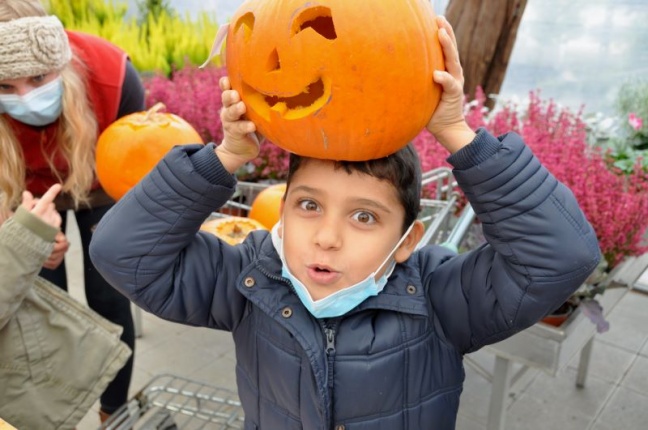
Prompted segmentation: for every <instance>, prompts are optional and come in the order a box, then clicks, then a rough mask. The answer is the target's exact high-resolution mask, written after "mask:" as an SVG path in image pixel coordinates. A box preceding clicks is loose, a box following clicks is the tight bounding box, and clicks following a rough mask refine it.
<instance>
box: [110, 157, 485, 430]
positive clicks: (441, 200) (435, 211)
mask: <svg viewBox="0 0 648 430" xmlns="http://www.w3.org/2000/svg"><path fill="white" fill-rule="evenodd" d="M269 185H270V184H259V183H251V182H239V183H238V185H237V189H236V192H235V194H234V195H233V196H232V198H231V199H230V200H229V201H228V202H227V204H226V205H224V206H223V207H222V208H221V209H220V210H219V211H218V212H215V213H213V214H212V216H213V217H225V216H246V215H247V213H248V212H249V210H250V207H251V204H252V202H253V201H254V198H255V197H256V195H257V194H259V193H260V192H261V191H262V190H263V189H265V188H266V187H268V186H269ZM422 185H423V189H424V194H425V196H426V197H425V198H422V199H421V215H420V220H421V221H423V223H424V224H425V226H426V231H425V234H424V236H423V237H422V239H421V241H420V243H419V245H418V246H419V247H421V246H424V245H427V244H442V245H446V246H449V247H452V248H455V249H456V248H458V247H459V245H460V244H461V242H462V241H463V240H464V237H465V235H466V233H467V232H468V229H469V227H470V225H471V224H472V221H473V219H474V212H473V211H472V209H471V207H470V206H469V205H467V206H464V207H463V208H462V210H461V211H460V213H458V208H459V198H460V194H459V193H458V189H457V184H456V182H455V180H454V177H453V175H452V171H451V170H450V169H449V168H445V167H444V168H438V169H434V170H431V171H428V172H425V173H424V174H423V177H422ZM240 428H243V410H242V408H241V403H240V402H239V400H238V397H237V394H236V393H235V392H233V391H230V390H227V389H224V388H219V387H216V386H212V385H209V384H205V383H202V382H198V381H194V380H191V379H187V378H183V377H181V376H177V375H167V374H165V375H159V376H156V377H154V378H153V379H152V380H151V381H150V382H149V383H148V384H147V385H146V386H145V387H144V388H142V389H141V390H140V391H139V392H138V393H137V394H136V395H135V396H133V398H132V399H131V400H130V401H129V402H128V403H127V404H125V405H123V406H122V407H121V408H120V409H119V410H117V411H116V412H115V413H114V414H113V415H112V416H111V417H110V419H109V420H108V421H107V422H105V423H104V424H103V425H102V426H101V427H100V430H175V429H190V430H194V429H210V430H211V429H214V430H221V429H222V430H225V429H240Z"/></svg>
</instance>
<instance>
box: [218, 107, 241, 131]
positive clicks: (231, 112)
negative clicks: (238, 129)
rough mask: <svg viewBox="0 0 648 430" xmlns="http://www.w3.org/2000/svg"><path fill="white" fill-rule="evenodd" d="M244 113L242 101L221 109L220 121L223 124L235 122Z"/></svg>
mask: <svg viewBox="0 0 648 430" xmlns="http://www.w3.org/2000/svg"><path fill="white" fill-rule="evenodd" d="M244 114H245V104H243V102H239V103H237V104H235V105H232V106H230V107H227V108H224V109H223V110H222V111H221V121H222V122H223V126H225V125H226V124H225V123H226V122H236V121H238V120H240V119H241V117H242V116H243V115H244Z"/></svg>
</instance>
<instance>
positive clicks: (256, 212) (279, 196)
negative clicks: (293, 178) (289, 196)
mask: <svg viewBox="0 0 648 430" xmlns="http://www.w3.org/2000/svg"><path fill="white" fill-rule="evenodd" d="M285 192H286V184H275V185H270V186H269V187H268V188H266V189H264V190H263V191H261V192H260V193H259V194H258V195H257V196H256V197H255V199H254V201H253V202H252V206H251V207H250V213H249V214H248V216H249V217H250V218H252V219H254V220H256V221H259V222H260V223H261V224H263V225H264V226H265V227H266V228H267V229H268V230H270V229H272V227H274V225H275V224H276V223H277V222H279V218H280V217H281V201H282V200H283V196H284V194H285Z"/></svg>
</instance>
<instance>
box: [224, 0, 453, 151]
mask: <svg viewBox="0 0 648 430" xmlns="http://www.w3.org/2000/svg"><path fill="white" fill-rule="evenodd" d="M437 31H438V27H437V25H436V21H435V14H434V11H433V9H432V6H431V5H430V3H429V1H428V0H381V1H361V0H354V1H350V0H321V1H319V2H316V3H313V2H304V1H303V0H281V1H279V0H264V1H258V0H247V1H246V2H245V3H243V4H242V5H241V6H240V7H239V8H238V9H237V11H236V12H235V14H234V16H233V18H232V19H231V24H230V26H229V29H228V35H227V46H226V58H227V71H228V75H229V78H230V82H231V85H232V88H234V89H235V90H237V91H238V92H239V93H240V94H241V98H242V99H243V101H244V102H245V104H246V107H247V111H246V115H247V116H248V117H249V119H251V120H252V121H253V122H254V123H255V124H256V126H257V129H258V130H259V131H260V132H261V134H263V135H264V136H265V137H267V138H268V139H269V140H270V141H272V142H273V143H275V144H277V145H278V146H280V147H282V148H283V149H285V150H288V151H290V152H294V153H296V154H299V155H303V156H308V157H314V158H323V159H333V160H350V161H358V160H368V159H373V158H380V157H384V156H386V155H389V154H391V153H393V152H395V151H397V150H398V149H400V148H402V147H403V146H404V145H405V144H407V142H409V141H410V140H412V139H413V138H414V137H415V136H416V135H417V134H418V133H419V132H420V131H421V130H422V129H423V127H425V125H426V124H427V122H428V121H429V119H430V118H431V117H432V114H433V112H434V110H435V108H436V106H437V105H438V102H439V100H440V95H441V87H440V86H439V85H437V84H435V83H434V82H433V79H432V75H433V72H434V70H437V69H439V70H444V69H445V66H444V62H443V51H442V49H441V45H440V44H439V41H438V35H437Z"/></svg>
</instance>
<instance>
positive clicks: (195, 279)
mask: <svg viewBox="0 0 648 430" xmlns="http://www.w3.org/2000/svg"><path fill="white" fill-rule="evenodd" d="M450 161H451V162H452V163H453V164H454V165H455V170H454V174H455V177H456V178H457V181H458V182H459V184H460V186H461V187H462V189H463V190H464V191H465V193H466V196H467V197H468V199H469V200H470V202H471V204H472V206H473V208H474V209H475V212H476V213H477V216H478V217H479V219H480V221H481V222H482V225H483V229H484V235H485V237H486V238H487V240H488V244H486V245H484V246H482V247H480V248H479V249H475V250H473V251H470V252H467V253H464V254H461V255H458V256H457V255H454V254H452V253H451V252H450V251H448V250H446V249H443V248H440V247H434V246H428V247H424V248H423V249H421V250H420V251H417V252H416V253H415V254H413V255H412V257H410V259H409V260H408V261H407V262H406V263H404V264H399V265H398V266H397V267H396V269H395V270H394V273H393V274H392V276H391V277H390V280H389V282H388V284H387V286H386V287H385V289H384V290H383V292H381V293H380V294H379V295H378V296H376V297H371V298H369V299H367V300H366V301H365V302H363V303H362V304H361V305H360V306H358V307H357V308H356V309H354V310H353V311H351V312H349V313H348V314H347V315H345V316H343V317H341V318H336V319H330V320H326V321H325V320H317V319H315V318H313V317H312V316H311V315H310V314H309V313H308V311H307V310H306V309H305V308H304V307H303V306H302V305H301V303H300V302H299V299H298V298H297V296H296V295H295V294H294V293H293V292H292V290H291V287H290V286H289V284H288V283H287V281H286V280H284V279H283V278H282V277H281V266H280V261H279V258H278V255H277V253H276V252H275V250H274V247H273V246H272V243H271V240H270V236H269V235H268V234H267V233H265V232H258V233H257V232H255V233H253V234H252V235H250V236H249V237H248V239H247V240H246V242H245V243H244V244H242V245H239V246H236V247H232V246H229V245H226V244H225V243H223V242H220V241H219V240H218V239H217V238H215V237H214V236H212V235H210V234H206V233H202V232H199V231H198V229H199V226H200V224H201V222H202V221H203V220H204V219H205V218H206V217H207V216H208V215H209V214H210V212H211V211H212V210H214V209H215V208H218V207H220V206H221V205H222V204H224V203H225V201H226V200H227V199H228V198H230V196H231V195H232V193H233V191H234V187H235V184H236V182H235V179H234V178H233V177H232V176H231V175H229V174H228V173H227V172H226V171H225V170H224V169H223V167H222V166H221V165H220V163H219V162H218V160H217V158H216V157H215V156H214V154H213V145H208V146H207V147H205V148H202V147H200V146H198V145H196V146H183V147H177V148H175V149H174V150H173V151H171V152H170V153H169V154H168V156H167V157H166V158H165V159H164V160H163V161H162V162H161V163H160V164H159V165H158V166H157V167H156V168H155V169H154V170H153V172H152V173H151V174H150V175H149V176H147V177H146V178H145V179H144V180H143V181H142V182H141V183H140V184H138V185H137V186H136V187H135V188H134V189H133V190H132V191H131V192H129V193H128V194H127V195H126V196H125V197H124V198H123V199H122V200H121V201H119V202H118V204H117V205H115V206H114V207H113V209H111V211H110V212H109V213H108V214H107V215H106V216H105V217H104V218H103V220H102V221H101V223H100V224H99V226H98V228H97V230H96V232H95V233H94V239H93V242H92V246H91V249H90V252H91V257H92V259H93V262H94V264H95V265H96V267H97V268H98V269H99V270H100V271H101V273H102V274H103V275H104V276H105V277H106V279H108V280H109V282H111V284H112V285H114V286H115V288H117V289H118V290H119V291H121V292H122V293H123V294H125V295H126V296H128V297H129V298H130V299H131V300H132V301H134V302H135V303H137V305H139V306H141V307H142V308H143V309H145V310H147V311H149V312H151V313H154V314H156V315H158V316H160V317H162V318H165V319H168V320H171V321H176V322H180V323H184V324H189V325H195V326H205V327H212V328H215V329H220V330H228V331H231V332H232V334H233V337H234V341H235V343H236V356H237V370H236V371H237V384H238V392H239V396H240V398H241V401H242V403H243V407H244V411H245V415H246V424H245V425H246V427H245V428H246V429H271V430H274V429H284V430H291V429H321V430H330V429H346V430H365V429H389V430H398V429H408V430H412V429H431V428H433V429H441V430H444V429H448V430H449V429H454V426H455V420H456V414H457V409H458V405H459V397H460V394H461V390H462V384H463V380H464V370H463V364H462V356H463V354H465V353H467V352H470V351H474V350H476V349H478V348H480V347H481V346H483V345H486V344H489V343H494V342H497V341H499V340H501V339H504V338H506V337H508V336H511V335H513V334H514V333H516V332H518V331H520V330H522V329H524V328H526V327H528V326H530V325H532V324H534V323H535V322H536V321H537V320H539V319H540V318H541V317H543V316H544V315H545V314H547V313H548V312H550V311H551V310H553V309H555V308H556V307H557V306H558V305H559V304H560V303H562V302H563V301H564V300H565V299H566V298H567V297H568V296H569V295H570V294H571V293H572V292H573V291H574V290H575V289H576V288H578V286H579V285H580V284H581V283H582V282H583V281H584V280H585V279H586V277H587V276H588V274H589V273H590V272H591V271H592V270H593V269H594V267H595V266H596V264H597V263H598V261H599V255H600V254H599V248H598V244H597V240H596V237H595V235H594V232H593V230H592V228H591V226H590V225H589V223H588V222H587V220H586V219H585V217H584V215H583V213H582V212H581V210H580V209H579V207H578V204H577V203H576V201H575V199H574V197H573V195H572V193H571V192H570V191H569V190H568V189H567V188H566V187H565V186H564V185H562V184H560V183H559V182H558V181H557V180H556V179H555V178H554V177H553V176H552V175H551V174H550V173H549V172H548V171H547V170H546V169H545V168H544V167H543V166H541V164H540V163H539V161H538V160H537V159H536V158H535V157H534V156H533V154H532V153H531V151H530V150H529V149H528V148H527V147H526V146H525V145H524V143H523V142H522V140H521V138H520V137H519V136H517V135H516V134H513V133H511V134H508V135H506V136H504V137H502V138H500V139H497V138H495V137H493V136H490V135H489V134H488V133H486V132H484V131H483V130H482V131H480V132H479V134H478V136H477V138H476V139H475V141H474V142H473V143H471V145H469V146H468V147H466V148H464V149H462V150H461V151H459V152H458V153H457V154H455V155H453V156H452V157H451V158H450Z"/></svg>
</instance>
